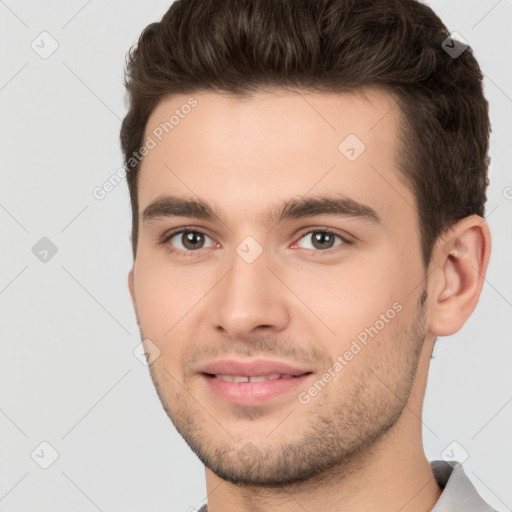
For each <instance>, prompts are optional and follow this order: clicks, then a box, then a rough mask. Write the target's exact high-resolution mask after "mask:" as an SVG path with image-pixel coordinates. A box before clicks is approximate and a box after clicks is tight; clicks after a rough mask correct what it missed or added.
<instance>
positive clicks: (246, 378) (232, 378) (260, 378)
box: [206, 373, 297, 382]
mask: <svg viewBox="0 0 512 512" xmlns="http://www.w3.org/2000/svg"><path fill="white" fill-rule="evenodd" d="M206 375H209V374H206ZM210 377H215V378H216V379H221V380H225V381H226V382H266V381H269V380H277V379H293V378H295V377H297V375H289V374H285V375H279V374H278V373H275V374H273V375H254V376H250V375H210Z"/></svg>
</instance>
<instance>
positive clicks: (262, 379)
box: [249, 374, 280, 382]
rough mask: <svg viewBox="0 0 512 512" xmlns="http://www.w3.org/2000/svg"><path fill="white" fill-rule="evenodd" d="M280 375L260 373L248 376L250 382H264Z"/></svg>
mask: <svg viewBox="0 0 512 512" xmlns="http://www.w3.org/2000/svg"><path fill="white" fill-rule="evenodd" d="M279 377H280V375H279V374H276V375H260V376H259V377H249V381H250V382H265V381H266V380H277V379H279Z"/></svg>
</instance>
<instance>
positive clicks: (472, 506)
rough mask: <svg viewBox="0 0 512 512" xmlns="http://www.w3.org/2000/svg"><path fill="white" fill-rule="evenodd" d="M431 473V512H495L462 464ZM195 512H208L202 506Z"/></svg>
mask: <svg viewBox="0 0 512 512" xmlns="http://www.w3.org/2000/svg"><path fill="white" fill-rule="evenodd" d="M430 467H431V468H432V473H434V477H435V479H436V480H437V483H438V484H439V487H441V489H443V492H442V494H441V496H440V497H439V499H438V500H437V503H436V504H435V505H434V508H433V509H432V511H431V512H496V510H495V509H493V508H491V507H490V506H489V505H488V504H487V503H486V502H485V501H484V500H483V499H482V498H481V496H480V495H479V494H478V492H477V491H476V489H475V487H474V485H473V484H472V483H471V480H470V479H469V478H468V477H467V476H466V473H464V469H462V464H460V463H458V462H456V461H454V462H451V463H448V462H445V461H444V460H433V461H431V462H430ZM197 512H208V508H207V507H206V505H203V506H202V507H201V508H200V509H199V510H198V511H197Z"/></svg>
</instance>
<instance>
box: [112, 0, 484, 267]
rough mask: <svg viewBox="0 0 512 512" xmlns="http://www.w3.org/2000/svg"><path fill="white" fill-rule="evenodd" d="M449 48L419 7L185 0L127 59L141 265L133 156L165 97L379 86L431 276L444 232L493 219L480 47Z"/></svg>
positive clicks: (124, 139)
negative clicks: (391, 117) (395, 128)
mask: <svg viewBox="0 0 512 512" xmlns="http://www.w3.org/2000/svg"><path fill="white" fill-rule="evenodd" d="M446 38H449V33H448V30H447V28H446V27H445V25H444V24H443V23H442V21H441V20H440V19H439V17H438V16H437V15H436V14H435V13H434V12H433V11H432V10H431V9H430V8H429V7H427V6H426V5H424V4H422V3H420V2H419V1H417V0H176V1H175V2H174V3H173V4H172V5H171V7H170V8H169V10H168V11H167V12H166V13H165V15H164V16H163V18H162V19H161V20H160V21H159V22H158V23H151V24H150V25H148V26H147V27H146V28H145V29H144V30H143V32H142V34H141V35H140V38H139V40H138V43H137V44H136V45H134V46H133V47H132V48H130V50H129V52H128V55H127V62H126V70H125V80H124V85H125V87H126V89H127V92H128V100H129V110H128V113H127V114H126V117H125V118H124V120H123V123H122V126H121V134H120V139H121V146H122V150H123V155H124V164H125V169H126V171H127V181H128V187H129V191H130V199H131V205H132V249H133V257H134V259H135V257H136V252H137V240H138V217H139V207H138V197H137V176H138V173H139V169H140V161H136V162H135V161H134V159H133V158H131V157H132V155H133V154H134V153H135V152H137V150H138V149H139V148H140V147H141V146H142V144H143V137H144V133H145V128H146V124H147V121H148V118H149V116H150V115H151V113H152V111H153V110H154V108H155V107H156V105H157V104H158V103H159V102H160V101H161V100H162V99H163V98H164V97H167V96H169V95H172V94H186V93H193V92H196V91H198V92H199V91H213V92H227V93H228V94H232V95H234V96H239V97H242V96H244V95H245V96H247V95H250V94H251V93H256V92H258V91H260V90H262V89H264V88H273V87H278V88H283V89H289V90H312V91H317V92H344V91H354V90H357V89H360V88H362V87H366V86H378V87H383V88H385V89H386V90H387V91H389V92H390V93H391V94H392V95H393V96H394V98H395V100H396V101H397V105H398V107H399V109H400V112H401V113H402V116H401V118H402V122H401V126H400V128H401V132H400V133H401V136H400V139H401V142H402V144H401V151H400V154H399V155H398V160H399V162H398V164H399V170H400V172H401V174H402V177H403V178H405V181H406V183H407V184H409V186H410V187H411V190H412V191H413V192H414V195H415V198H416V202H417V205H416V206H417V211H418V216H419V224H420V225H419V229H420V234H421V246H422V256H423V261H424V264H425V266H428V264H429V262H430V258H431V254H432V249H433V246H434V243H435V242H436V240H437V238H438V237H439V235H440V234H442V233H443V232H444V231H445V230H446V229H448V228H449V227H450V226H451V225H452V224H453V223H455V222H457V221H458V220H460V219H462V218H464V217H466V216H468V215H472V214H476V215H480V216H481V217H483V216H484V213H485V201H486V189H487V186H488V184H489V181H488V178H487V171H488V166H489V158H488V156H487V152H488V146H489V134H490V130H491V127H490V122H489V114H488V103H487V100H486V99H485V97H484V94H483V84H482V78H483V77H482V73H481V70H480V67H479V65H478V63H477V61H476V59H475V57H474V55H473V52H472V50H471V48H469V47H468V48H467V49H466V50H465V51H463V52H462V53H461V54H460V55H458V56H456V57H455V56H454V55H453V54H450V53H448V51H446V47H443V46H444V45H443V44H442V43H443V41H446ZM448 41H449V47H452V46H454V45H455V43H454V42H453V40H451V39H448ZM445 44H446V43H445ZM454 57H455V58H454Z"/></svg>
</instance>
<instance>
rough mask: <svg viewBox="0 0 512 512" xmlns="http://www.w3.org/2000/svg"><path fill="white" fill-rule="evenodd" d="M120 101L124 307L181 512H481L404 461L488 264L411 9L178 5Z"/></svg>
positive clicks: (474, 171) (475, 179)
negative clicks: (436, 350) (191, 468)
mask: <svg viewBox="0 0 512 512" xmlns="http://www.w3.org/2000/svg"><path fill="white" fill-rule="evenodd" d="M125 85H126V87H127V90H128V93H129V102H130V103H129V111H128V113H127V115H126V118H125V119H124V121H123V125H122V130H121V142H122V148H123V152H124V157H125V165H126V168H127V171H128V172H127V180H128V184H129V190H130V196H131V202H132V212H133V224H132V228H133V229H132V245H133V256H134V265H133V268H132V270H131V271H130V273H129V279H128V284H129V289H130V293H131V297H132V300H133V305H134V308H135V313H136V317H137V323H138V325H139V327H140V331H141V338H142V339H143V343H144V345H145V349H146V357H147V358H148V363H149V364H150V372H151V376H152V379H153V382H154V384H155V387H156V390H157V392H158V395H159V397H160V400H161V402H162V405H163V407H164V409H165V411H166V412H167V414H168V416H169V417H170V419H171V420H172V422H173V423H174V425H175V426H176V428H177V430H178V431H179V432H180V434H181V435H182V436H183V438H184V439H185V441H186V442H187V443H188V444H189V446H190V447H191V448H192V450H193V451H194V452H195V453H196V454H197V456H198V457H199V458H200V460H201V461H202V462H203V463H204V465H205V469H206V484H207V490H208V504H207V506H206V505H205V506H203V507H202V508H201V510H202V511H206V510H207V511H208V512H228V511H235V510H236V511H243V510H245V511H249V510H251V511H255V510H261V511H285V510H286V511H295V510H301V511H303V510H322V511H324V512H327V511H334V510H344V511H350V512H362V511H365V512H367V511H369V510H375V511H377V510H378V511H380V512H397V511H399V510H400V511H401V512H412V511H415V512H418V511H430V510H433V511H435V512H445V511H460V510H464V511H466V512H467V511H490V510H492V509H491V508H490V507H489V506H488V505H487V504H486V503H485V502H484V501H483V500H482V498H481V497H480V496H479V495H478V494H477V492H476V490H475V488H474V487H473V485H472V484H471V482H470V481H469V479H468V478H467V476H466V475H465V473H464V470H463V468H462V466H461V464H459V463H458V462H457V461H454V462H451V463H450V464H448V463H447V462H444V461H432V462H429V461H428V460H427V459H426V457H425V453H424V450H423V445H422V421H421V417H422V403H423V398H424V394H425V388H426V382H427V377H428V368H429V362H430V357H431V354H432V350H433V347H434V344H435V341H436V339H437V337H438V336H447V335H450V334H453V333H455V332H457V331H458V330H459V329H460V328H461V327H462V325H463V324H464V322H465V321H466V320H467V319H468V317H469V316H470V315H471V313H472V312H473V310H474V309H475V306H476V304H477V301H478V298H479V295H480V292H481V290H482V286H483V282H484V276H485V273H486V270H487V266H488V261H489V255H490V247H491V245H490V244H491V242H490V232H489V227H488V224H487V222H486V221H485V220H484V218H483V216H484V204H485V200H486V187H487V184H488V179H487V169H488V164H489V159H488V156H487V153H488V140H489V131H490V126H489V119H488V105H487V101H486V100H485V98H484V96H483V92H482V75H481V72H480V69H479V67H478V64H477V62H476V60H475V58H474V56H473V54H472V52H471V49H470V48H467V47H465V46H464V45H462V43H460V42H459V41H457V40H456V39H453V38H451V37H450V35H449V33H448V32H447V29H446V27H445V26H444V25H443V24H442V22H441V21H440V20H439V18H438V17H437V16H436V15H435V14H434V13H433V12H432V10H431V9H430V8H428V7H427V6H425V5H423V4H421V3H419V2H417V1H415V0H401V1H396V0H380V1H377V0H372V1H370V0H357V1H354V0H322V1H319V0H300V1H299V0H273V1H270V0H267V1H263V0H252V1H241V0H224V1H222V2H216V1H212V0H180V1H177V2H175V3H174V4H173V5H172V6H171V8H170V9H169V10H168V12H167V13H166V14H165V15H164V17H163V18H162V20H161V21H160V22H159V23H152V24H150V25H149V26H148V27H146V29H145V30H144V31H143V33H142V35H141V37H140V39H139V42H138V45H137V46H136V47H135V48H134V49H133V50H132V51H131V52H130V55H129V60H128V66H127V73H126V79H125Z"/></svg>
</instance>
